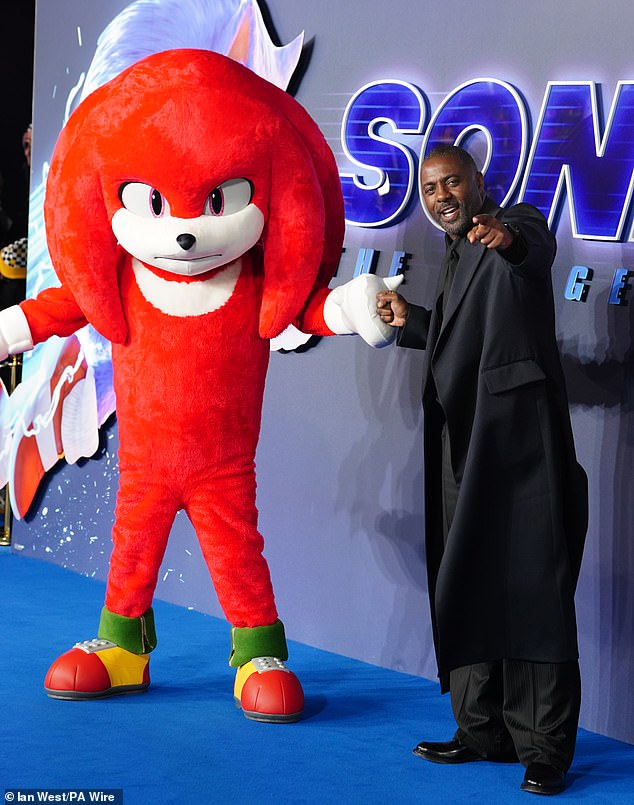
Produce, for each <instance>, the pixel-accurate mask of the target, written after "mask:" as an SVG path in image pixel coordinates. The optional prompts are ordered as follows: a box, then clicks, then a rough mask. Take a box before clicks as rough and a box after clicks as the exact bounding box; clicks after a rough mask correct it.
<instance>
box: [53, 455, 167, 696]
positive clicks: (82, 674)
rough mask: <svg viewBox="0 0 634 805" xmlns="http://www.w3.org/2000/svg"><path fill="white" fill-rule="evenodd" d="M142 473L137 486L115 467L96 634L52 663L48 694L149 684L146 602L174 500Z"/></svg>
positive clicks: (150, 619) (151, 644)
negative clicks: (115, 484) (102, 602)
mask: <svg viewBox="0 0 634 805" xmlns="http://www.w3.org/2000/svg"><path fill="white" fill-rule="evenodd" d="M142 475H143V478H144V479H145V480H144V481H143V484H142V485H140V484H139V480H138V479H137V480H134V479H132V478H131V474H130V473H124V472H122V473H121V477H120V485H119V495H118V498H117V510H116V516H115V525H114V528H113V532H112V535H113V541H114V549H113V552H112V557H111V560H110V572H109V574H108V586H107V590H106V606H105V607H104V608H103V610H102V613H101V621H100V623H99V631H98V637H97V638H96V639H93V640H85V641H83V642H80V643H76V644H75V646H74V647H73V648H72V649H71V650H70V651H67V652H65V653H64V654H62V655H61V656H60V657H58V659H57V660H55V662H54V663H53V664H52V665H51V667H50V668H49V670H48V673H47V675H46V679H45V682H44V688H45V690H46V693H47V694H48V695H49V696H51V697H52V698H55V699H96V698H103V697H106V696H114V695H118V694H122V693H138V692H141V691H144V690H146V689H147V688H148V687H149V684H150V668H149V659H150V658H149V653H150V652H151V651H152V650H153V649H154V648H155V646H156V631H155V628H154V613H153V611H152V608H151V603H152V597H153V594H154V588H155V587H156V580H157V576H158V571H159V567H160V565H161V561H162V559H163V554H164V553H165V546H166V544H167V537H168V535H169V532H170V528H171V525H172V522H173V520H174V517H175V514H176V509H177V504H176V502H175V501H174V500H173V497H172V496H171V495H170V493H169V490H167V489H166V488H165V486H163V485H162V484H156V483H153V482H152V481H150V480H148V478H149V477H150V473H148V472H147V471H145V472H144V473H143V474H142ZM139 489H142V490H143V495H142V496H141V497H140V496H139V492H138V490H139ZM128 501H129V503H128ZM140 535H142V538H140Z"/></svg>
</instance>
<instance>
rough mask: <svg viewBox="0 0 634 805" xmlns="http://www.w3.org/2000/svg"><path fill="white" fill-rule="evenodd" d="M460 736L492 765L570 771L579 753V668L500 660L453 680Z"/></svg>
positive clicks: (473, 667) (451, 677)
mask: <svg viewBox="0 0 634 805" xmlns="http://www.w3.org/2000/svg"><path fill="white" fill-rule="evenodd" d="M449 685H450V696H451V707H452V710H453V714H454V718H455V719H456V722H457V724H458V731H457V732H456V737H457V738H459V739H460V740H461V741H462V742H463V743H464V744H466V745H467V746H469V747H471V749H474V750H475V751H476V752H478V753H479V754H480V755H482V757H484V758H487V759H490V760H512V759H514V757H515V756H517V758H518V760H519V761H520V763H522V765H524V766H528V764H529V763H545V764H547V765H549V766H554V767H555V768H557V769H559V770H560V771H564V772H565V771H568V768H569V767H570V764H571V763H572V758H573V755H574V751H575V743H576V740H577V725H578V723H579V708H580V705H581V680H580V675H579V663H578V662H576V661H574V662H563V663H536V662H527V661H524V660H498V661H495V662H483V663H477V664H476V665H468V666H465V667H464V668H457V669H456V670H454V671H451V673H450V675H449Z"/></svg>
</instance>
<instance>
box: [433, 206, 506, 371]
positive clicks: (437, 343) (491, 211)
mask: <svg viewBox="0 0 634 805" xmlns="http://www.w3.org/2000/svg"><path fill="white" fill-rule="evenodd" d="M480 212H481V213H486V214H487V215H497V214H498V213H499V212H500V207H498V205H497V204H495V203H494V202H493V201H492V200H491V199H490V198H489V197H488V196H487V197H486V198H485V199H484V203H483V205H482V209H481V210H480ZM486 252H487V248H486V246H483V245H482V244H481V243H477V244H475V245H473V246H472V245H471V244H470V243H469V242H468V241H467V242H465V244H464V245H463V247H462V251H461V253H460V260H459V261H458V265H457V267H456V274H455V277H454V281H453V284H452V286H451V290H450V292H449V298H448V299H447V304H446V306H445V313H444V315H443V318H442V322H441V324H440V328H438V317H437V315H435V316H434V319H435V322H434V325H435V327H434V329H435V331H436V332H434V333H433V334H432V333H430V335H432V336H433V340H431V343H432V344H434V346H433V351H432V360H433V358H434V356H435V355H437V353H438V351H439V350H440V349H442V344H443V343H444V341H445V333H446V332H447V330H448V328H449V327H450V326H451V321H452V319H453V317H454V315H455V313H456V311H457V310H458V308H459V307H460V305H461V303H462V300H463V298H464V295H465V294H466V292H467V289H468V288H469V285H470V284H471V280H472V279H473V276H474V274H475V273H476V271H477V270H478V266H479V265H480V262H481V261H482V258H483V257H484V256H485V254H486ZM436 334H437V335H436Z"/></svg>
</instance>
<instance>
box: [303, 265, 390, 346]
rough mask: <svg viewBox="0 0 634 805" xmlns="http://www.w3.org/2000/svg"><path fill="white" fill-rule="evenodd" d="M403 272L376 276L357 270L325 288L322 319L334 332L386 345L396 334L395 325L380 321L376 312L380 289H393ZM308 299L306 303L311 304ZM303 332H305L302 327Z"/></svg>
mask: <svg viewBox="0 0 634 805" xmlns="http://www.w3.org/2000/svg"><path fill="white" fill-rule="evenodd" d="M402 281H403V275H402V274H399V275H398V276H396V277H386V278H382V277H377V276H376V275H375V274H360V275H359V276H358V277H355V278H354V279H352V280H350V282H346V283H344V284H343V285H339V286H338V287H337V288H334V289H333V290H331V291H327V293H326V295H325V296H324V297H323V301H322V310H323V320H324V322H325V324H326V326H327V327H328V329H329V330H330V332H331V333H333V334H334V335H355V334H356V335H360V336H361V338H363V340H364V341H365V342H366V343H367V344H369V345H370V346H371V347H377V348H380V347H386V346H387V345H388V344H391V343H392V341H393V340H394V338H395V337H396V333H395V328H394V327H391V326H390V325H389V324H386V323H385V322H382V321H381V319H380V318H379V316H378V314H377V312H376V295H377V293H378V292H379V291H386V290H387V291H395V290H396V289H397V288H398V286H399V285H400V284H401V282H402ZM310 304H311V302H310V300H309V304H308V306H307V307H310ZM304 332H306V331H305V330H304Z"/></svg>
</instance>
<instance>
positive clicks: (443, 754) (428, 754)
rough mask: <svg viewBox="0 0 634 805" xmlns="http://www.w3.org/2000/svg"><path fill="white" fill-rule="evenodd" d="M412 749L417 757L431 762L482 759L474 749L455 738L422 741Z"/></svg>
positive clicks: (466, 761) (469, 761) (460, 761)
mask: <svg viewBox="0 0 634 805" xmlns="http://www.w3.org/2000/svg"><path fill="white" fill-rule="evenodd" d="M413 751H414V754H415V755H418V757H422V758H425V760H431V761H432V763H472V762H473V761H474V760H482V759H483V758H481V757H480V755H479V754H478V753H477V752H476V751H474V750H473V749H470V748H469V747H468V746H465V745H464V744H463V743H460V741H459V740H458V739H457V738H453V739H452V740H451V741H442V742H440V743H433V742H432V741H422V742H421V743H419V744H418V745H417V746H415V747H414V750H413Z"/></svg>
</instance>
